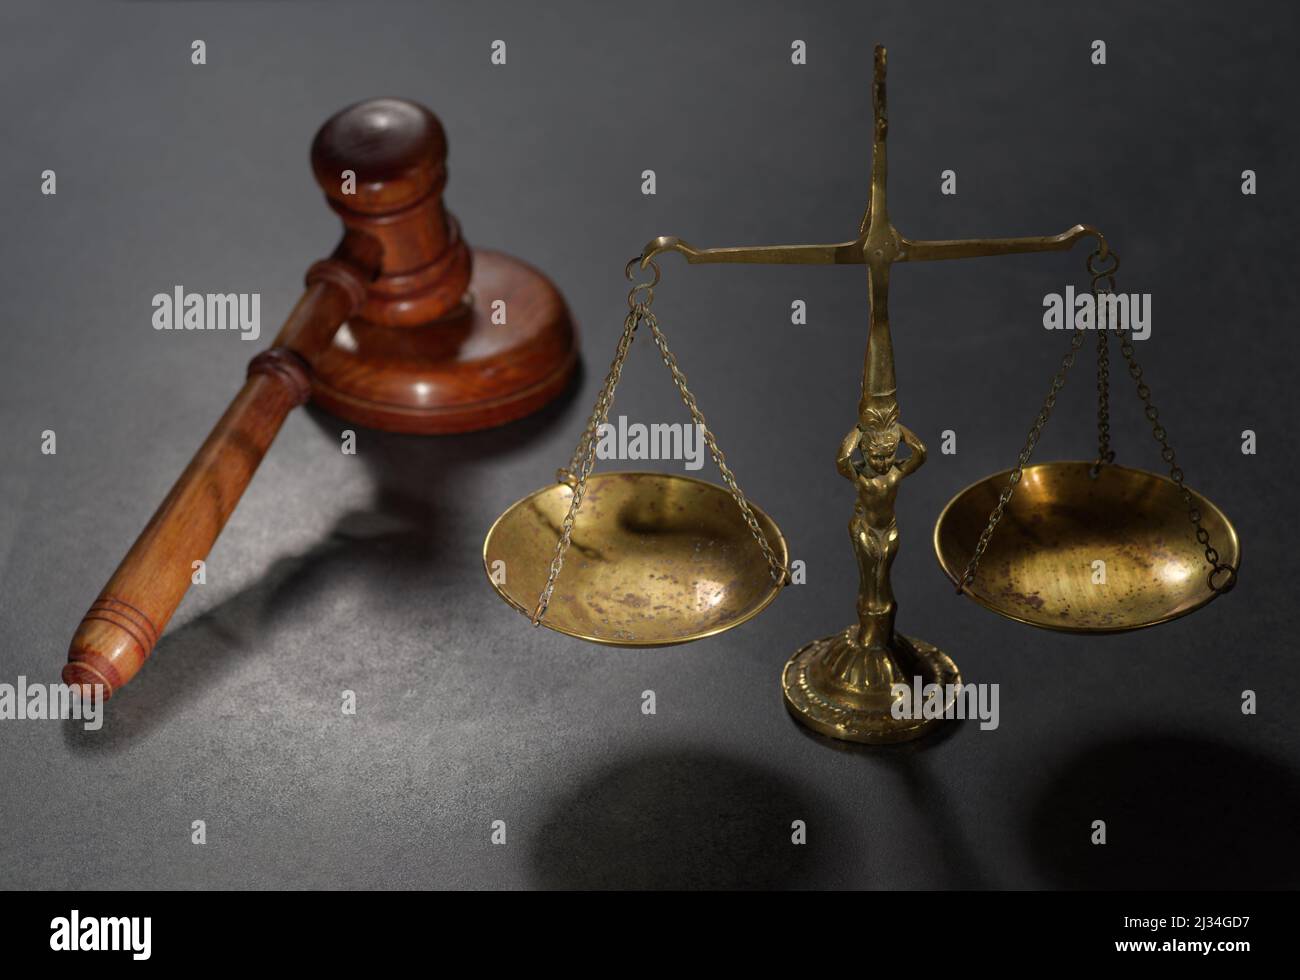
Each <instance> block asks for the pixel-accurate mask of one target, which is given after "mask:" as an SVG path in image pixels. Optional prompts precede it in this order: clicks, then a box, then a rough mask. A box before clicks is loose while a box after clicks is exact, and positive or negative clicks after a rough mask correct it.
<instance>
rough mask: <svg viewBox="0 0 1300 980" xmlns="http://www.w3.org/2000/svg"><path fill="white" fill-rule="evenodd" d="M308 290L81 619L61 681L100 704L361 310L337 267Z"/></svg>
mask: <svg viewBox="0 0 1300 980" xmlns="http://www.w3.org/2000/svg"><path fill="white" fill-rule="evenodd" d="M307 283H308V285H307V290H306V292H305V293H304V294H303V297H302V299H300V300H299V301H298V305H297V306H295V307H294V309H293V312H292V313H290V314H289V318H288V320H287V321H286V322H285V325H284V328H283V329H282V330H281V331H280V333H279V334H278V335H277V336H276V339H275V343H274V344H273V346H272V347H271V348H270V349H268V350H265V351H263V352H262V353H260V354H258V355H257V356H256V357H254V358H253V360H252V361H251V362H249V365H248V378H247V380H246V381H245V382H244V387H243V388H242V389H240V391H239V394H237V395H236V396H235V399H234V401H232V402H231V403H230V407H229V408H228V409H226V413H225V414H224V415H223V416H221V420H220V421H219V422H217V424H216V427H215V428H213V430H212V432H211V433H210V434H209V435H208V438H207V440H206V441H205V442H204V443H203V445H202V446H201V447H199V451H198V452H197V453H195V455H194V458H193V459H192V460H190V464H189V466H187V467H185V472H183V473H182V474H181V475H180V479H178V480H177V481H176V485H175V486H173V487H172V489H171V492H170V493H168V494H167V497H166V499H165V500H163V502H162V504H161V505H160V506H159V507H158V510H157V511H156V512H155V513H154V515H153V517H152V518H150V520H149V523H148V524H147V525H146V526H145V529H144V530H143V531H141V532H140V536H139V538H137V539H136V542H135V544H134V545H132V546H131V550H130V551H129V552H127V555H126V557H125V558H123V559H122V563H121V564H120V565H118V567H117V571H115V572H114V573H113V577H112V578H110V579H109V580H108V584H107V585H105V586H104V589H103V591H102V592H100V594H99V598H98V599H96V600H95V601H94V602H93V603H92V604H91V606H90V611H89V612H87V613H86V615H85V617H84V618H83V619H82V620H81V625H80V626H78V627H77V632H76V634H75V635H74V636H73V637H72V646H71V648H70V649H69V650H68V663H67V665H66V666H65V667H64V668H63V681H64V683H65V684H68V685H70V686H75V685H81V686H83V691H84V686H85V685H90V686H91V688H92V689H93V686H94V685H96V684H99V685H103V696H104V697H105V698H107V697H109V696H111V695H112V694H113V692H114V691H116V690H117V689H118V688H120V687H121V686H122V685H123V684H125V683H126V682H127V681H129V680H130V679H131V678H132V677H134V676H135V674H136V672H137V671H138V670H139V669H140V667H141V665H143V664H144V662H145V660H146V659H148V657H149V654H150V653H152V652H153V648H154V646H155V645H156V644H157V642H158V638H159V637H160V636H161V635H162V631H163V630H164V629H165V628H166V627H167V623H168V621H169V620H170V619H171V618H172V613H174V612H175V611H176V607H177V606H179V605H180V602H181V599H182V598H184V596H185V592H186V590H187V589H189V587H190V582H191V577H192V575H193V574H194V562H195V561H197V560H201V559H206V558H207V556H208V552H209V551H210V550H211V548H212V545H213V544H214V543H215V542H216V540H217V536H218V535H219V534H220V533H221V529H222V528H223V527H224V526H225V524H226V520H227V519H228V518H229V517H230V515H231V513H232V512H233V511H234V509H235V505H236V504H238V503H239V498H240V497H241V496H243V494H244V490H245V489H246V488H247V487H248V484H249V481H250V480H252V478H253V474H254V473H255V472H257V467H258V465H259V464H260V463H261V462H262V457H263V456H264V455H265V454H266V451H267V449H268V448H270V445H271V442H272V441H273V440H274V439H275V436H276V433H278V432H279V431H280V425H281V424H282V423H283V422H284V419H285V417H286V416H287V415H288V414H289V412H290V411H291V410H292V409H294V408H295V407H297V406H298V405H301V404H303V403H304V402H306V401H307V399H308V397H309V396H310V394H311V376H310V364H311V362H312V360H313V359H314V358H315V356H316V354H317V353H318V352H319V351H320V350H321V349H323V348H324V347H325V346H326V345H328V344H329V342H330V340H331V339H332V338H333V336H334V333H335V332H336V331H337V330H338V328H339V325H340V324H342V323H343V321H344V320H346V319H347V318H348V317H349V316H350V315H352V313H353V312H354V311H355V310H356V309H358V308H359V306H360V303H361V301H362V299H363V298H364V295H365V287H364V285H363V284H362V281H361V279H360V278H359V276H358V275H357V274H356V273H355V272H354V271H353V270H351V269H350V268H349V267H348V265H347V264H346V263H344V262H341V261H339V260H337V259H328V260H325V261H323V262H318V263H316V265H314V266H313V267H312V269H311V271H310V272H308V274H307Z"/></svg>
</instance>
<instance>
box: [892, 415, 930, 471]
mask: <svg viewBox="0 0 1300 980" xmlns="http://www.w3.org/2000/svg"><path fill="white" fill-rule="evenodd" d="M898 430H899V432H901V433H902V435H903V442H905V443H907V448H908V449H910V450H912V455H910V456H908V457H907V459H905V460H903V461H902V462H900V463H899V464H898V469H899V470H900V472H902V474H903V475H904V476H908V475H909V474H912V473H915V472H916V471H917V470H919V469H920V468H921V465H922V464H923V463H924V462H925V443H923V442H922V441H921V440H920V439H918V438H917V437H916V433H915V432H913V431H912V430H911V429H909V428H908V427H907V426H905V425H903V423H902V422H900V423H898Z"/></svg>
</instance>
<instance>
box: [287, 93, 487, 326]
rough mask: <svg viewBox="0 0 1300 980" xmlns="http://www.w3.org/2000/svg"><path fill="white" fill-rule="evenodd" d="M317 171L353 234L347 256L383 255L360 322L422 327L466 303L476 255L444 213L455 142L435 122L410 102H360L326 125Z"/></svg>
mask: <svg viewBox="0 0 1300 980" xmlns="http://www.w3.org/2000/svg"><path fill="white" fill-rule="evenodd" d="M311 165H312V171H313V173H314V174H315V176H316V181H317V183H319V184H320V186H321V189H322V190H324V191H325V197H326V198H327V199H328V200H329V202H330V206H331V207H333V209H334V211H335V212H336V213H337V214H338V215H339V217H340V218H342V219H343V224H344V225H345V226H346V228H347V231H348V235H347V236H346V237H345V239H344V245H343V251H344V256H345V257H348V258H351V259H353V260H355V261H357V262H358V264H367V263H368V262H370V261H371V256H372V255H373V253H374V252H375V251H376V250H377V252H378V265H379V267H378V275H377V277H376V278H375V279H374V281H373V282H372V283H371V285H370V289H369V293H368V296H367V299H366V304H365V306H364V308H363V309H362V310H361V311H360V314H359V315H360V316H361V317H362V318H364V319H365V320H367V321H369V322H371V323H375V324H380V325H383V326H393V327H402V326H415V325H418V324H425V323H429V322H430V321H433V320H438V319H440V318H442V317H444V316H446V315H447V314H449V313H451V312H453V311H455V310H456V309H457V308H458V307H459V306H460V305H461V304H462V302H463V300H464V297H465V291H466V289H467V288H468V287H469V281H470V250H469V247H468V246H467V245H466V244H465V241H464V240H463V239H462V238H461V234H460V226H459V225H458V224H457V222H456V219H455V218H453V217H452V216H451V215H449V214H448V213H447V212H446V210H445V209H444V208H443V204H442V192H443V188H444V187H445V186H446V183H447V137H446V134H445V133H444V132H443V129H442V124H441V123H439V122H438V119H437V117H436V116H434V114H433V113H431V112H430V111H429V110H428V109H426V108H424V106H421V105H418V104H416V103H414V102H408V101H406V100H405V99H371V100H369V101H366V102H358V103H357V104H356V105H353V106H349V107H348V108H346V109H343V110H342V111H340V112H337V113H335V114H334V115H333V116H331V117H330V118H329V119H328V120H327V121H326V122H325V124H324V125H323V126H321V128H320V130H319V131H318V132H317V133H316V139H315V140H314V141H313V142H312V147H311Z"/></svg>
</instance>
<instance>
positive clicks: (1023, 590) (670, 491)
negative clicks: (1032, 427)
mask: <svg viewBox="0 0 1300 980" xmlns="http://www.w3.org/2000/svg"><path fill="white" fill-rule="evenodd" d="M1091 466H1092V464H1091V463H1088V462H1052V463H1043V464H1039V465H1035V466H1028V467H1026V468H1025V470H1024V474H1023V478H1022V479H1021V481H1020V484H1019V486H1018V487H1017V489H1016V493H1015V495H1014V496H1013V497H1012V498H1011V502H1010V504H1009V505H1008V506H1007V509H1006V513H1005V515H1004V516H1003V518H1002V521H1001V523H1000V524H999V525H998V527H997V530H996V531H995V532H994V534H993V536H992V538H991V540H990V542H989V545H988V550H987V551H986V552H985V553H984V556H983V559H982V561H981V562H980V565H979V569H978V572H977V574H976V577H975V581H974V582H973V583H971V584H970V585H968V586H967V587H966V589H965V590H964V591H965V593H966V594H967V595H969V596H970V597H971V598H972V599H974V600H975V601H976V602H978V603H979V604H980V605H982V606H984V607H985V608H987V609H991V610H992V611H993V612H996V613H998V614H1000V615H1003V616H1006V617H1008V618H1010V619H1014V620H1017V621H1018V622H1022V623H1028V624H1030V625H1032V626H1041V627H1044V628H1047V629H1055V630H1065V631H1069V632H1076V633H1115V632H1122V631H1125V630H1134V629H1141V628H1142V627H1145V626H1154V625H1156V624H1157V623H1163V622H1167V621H1168V620H1171V619H1175V618H1177V617H1179V616H1183V615H1186V614H1187V613H1189V612H1192V611H1193V610H1195V609H1198V608H1200V607H1201V606H1203V605H1205V604H1206V603H1207V602H1209V601H1210V600H1211V599H1213V598H1214V597H1215V595H1217V593H1216V592H1215V590H1213V589H1212V588H1211V587H1210V585H1209V582H1208V576H1209V574H1210V571H1211V569H1210V566H1209V565H1208V563H1207V562H1206V560H1205V556H1204V553H1203V550H1202V549H1201V548H1200V546H1199V545H1198V544H1197V542H1196V538H1195V536H1194V534H1193V528H1192V525H1191V524H1190V523H1189V522H1188V520H1187V510H1186V507H1185V502H1184V501H1183V499H1182V495H1181V493H1180V491H1179V489H1178V487H1177V486H1176V485H1175V484H1174V483H1173V481H1172V480H1169V479H1168V478H1166V477H1163V476H1159V475H1157V474H1154V473H1148V472H1146V471H1144V470H1135V469H1129V468H1128V467H1123V466H1115V465H1107V466H1103V467H1102V468H1101V471H1100V473H1099V474H1098V475H1097V476H1096V477H1093V476H1091V475H1090V473H1089V470H1090V469H1091ZM1008 475H1009V471H1008V472H1002V473H998V474H995V475H993V476H989V477H986V478H985V479H983V480H981V481H979V482H978V483H975V484H973V485H971V486H969V487H967V488H966V489H965V490H963V491H961V492H960V493H958V494H957V495H956V496H955V497H953V499H952V500H951V501H949V503H948V505H947V506H946V507H945V508H944V510H943V512H942V513H941V514H940V515H939V519H938V521H937V523H936V524H935V529H934V546H935V552H936V554H937V555H938V558H939V564H940V565H941V566H942V567H943V570H944V571H945V572H946V573H947V575H948V576H949V578H951V579H952V580H953V581H954V582H957V581H958V580H959V578H960V576H961V574H962V572H963V570H964V569H965V566H966V562H967V561H968V560H969V558H970V556H971V554H972V553H973V552H974V549H975V544H976V542H977V541H978V539H979V535H980V532H981V530H982V529H983V527H984V525H985V524H986V523H987V521H988V515H989V512H990V511H991V510H992V509H993V507H994V505H995V504H996V502H997V499H998V495H999V494H1000V493H1001V492H1002V489H1003V488H1004V487H1005V486H1006V483H1007V478H1008ZM571 493H572V491H571V490H570V489H569V487H568V486H566V485H564V484H555V485H553V486H549V487H544V488H542V489H540V490H538V491H536V492H535V493H533V494H530V495H529V496H527V497H525V498H524V499H523V500H520V501H519V502H517V503H516V504H514V505H513V506H512V507H510V508H509V509H508V510H507V511H506V512H505V513H504V514H502V515H501V517H500V518H498V520H497V521H496V523H495V524H493V526H492V528H491V530H490V531H489V532H488V536H487V540H486V541H485V542H484V546H483V561H484V566H485V569H486V570H487V573H488V577H489V580H490V581H491V582H492V584H493V587H494V588H495V589H496V591H497V592H498V593H499V594H500V595H501V597H502V598H503V599H505V600H506V602H508V603H510V605H512V606H514V607H515V608H516V609H518V610H519V611H520V612H523V613H524V614H525V615H528V614H530V613H531V611H532V609H533V607H534V605H535V603H536V601H537V596H538V593H539V592H540V591H541V589H542V587H543V585H544V583H545V581H546V575H547V572H548V570H549V567H550V560H551V555H552V553H553V551H554V548H555V542H556V540H557V538H558V537H559V534H560V525H561V522H562V521H563V519H564V515H565V513H566V511H567V509H568V505H569V500H570V495H571ZM1192 497H1193V500H1194V502H1195V505H1196V506H1197V507H1198V508H1199V509H1200V511H1201V515H1202V523H1203V525H1204V526H1205V528H1206V530H1207V531H1208V532H1209V534H1210V536H1211V538H1212V540H1214V542H1215V544H1216V546H1217V547H1219V553H1220V557H1221V560H1222V561H1223V562H1226V563H1227V564H1229V565H1231V566H1233V567H1234V568H1235V567H1237V566H1238V565H1239V563H1240V558H1241V545H1240V542H1239V540H1238V538H1237V532H1236V529H1235V528H1234V527H1233V526H1232V523H1231V521H1229V520H1228V518H1227V517H1226V516H1225V515H1224V514H1223V512H1222V511H1221V510H1220V509H1219V508H1218V507H1217V506H1215V505H1214V504H1213V503H1212V502H1211V501H1209V500H1207V499H1205V498H1204V497H1202V496H1201V495H1200V494H1197V493H1195V492H1193V493H1192ZM753 509H754V513H755V516H756V517H757V519H758V521H759V522H760V524H761V525H762V527H763V530H764V531H765V533H766V535H767V539H768V541H769V542H771V544H772V547H773V549H774V550H775V551H776V552H777V555H778V557H779V558H780V559H781V560H782V562H783V563H784V562H786V561H787V556H788V551H787V547H786V542H785V538H784V536H783V535H782V534H781V532H780V529H779V528H777V526H776V524H775V523H774V522H773V521H772V520H771V518H770V517H768V516H767V515H766V514H765V513H764V512H763V511H761V510H760V509H759V508H757V507H754V508H753ZM1219 542H1222V544H1221V545H1220V544H1219ZM1098 560H1100V561H1103V562H1105V576H1106V578H1105V583H1104V584H1097V583H1095V581H1094V579H1095V576H1096V568H1097V566H1095V565H1094V562H1096V561H1098ZM498 562H504V565H498V564H497V563H498ZM500 568H504V569H506V570H507V574H506V575H505V576H504V577H503V576H501V575H499V574H494V569H500ZM779 591H780V586H778V585H777V584H776V583H775V582H774V581H773V579H772V576H771V575H770V574H769V569H768V564H767V562H766V560H765V559H764V557H763V555H762V553H761V552H760V550H759V547H758V545H757V543H756V542H755V541H754V539H753V537H752V535H751V533H750V530H749V528H748V527H747V526H746V524H745V522H744V520H743V518H742V517H741V515H740V511H739V509H738V508H737V507H736V504H735V501H733V500H732V498H731V496H730V495H729V494H728V493H727V491H726V490H725V489H723V488H722V487H719V486H716V485H715V484H711V483H705V482H703V481H700V480H695V479H691V478H689V477H684V476H677V475H671V474H657V473H628V472H611V473H601V474H593V475H592V476H591V477H590V478H589V480H588V489H587V498H586V500H585V502H584V505H583V507H582V509H581V511H580V512H579V514H578V518H577V521H576V523H575V525H574V532H573V540H572V545H571V548H570V557H569V559H568V561H566V563H565V565H564V569H563V572H562V574H561V576H560V577H559V579H558V581H557V584H556V589H555V594H554V596H553V599H552V602H551V605H550V607H549V609H548V610H547V613H546V616H545V617H544V618H543V620H542V624H543V625H545V626H548V627H550V628H551V629H553V630H556V631H557V632H560V633H564V634H567V635H569V636H574V637H578V638H581V639H584V640H590V641H592V642H595V643H605V644H611V645H615V646H631V647H648V646H667V645H670V644H674V643H685V642H688V641H691V640H698V639H702V638H703V637H706V636H713V635H715V634H717V633H721V632H723V631H725V630H728V629H731V628H732V627H733V626H738V625H740V624H741V623H744V622H746V621H747V620H749V619H751V618H753V617H754V616H756V615H758V614H759V613H760V612H762V611H763V609H764V608H766V607H767V605H768V604H769V603H770V602H771V601H772V600H773V599H774V598H776V595H777V593H778V592H779Z"/></svg>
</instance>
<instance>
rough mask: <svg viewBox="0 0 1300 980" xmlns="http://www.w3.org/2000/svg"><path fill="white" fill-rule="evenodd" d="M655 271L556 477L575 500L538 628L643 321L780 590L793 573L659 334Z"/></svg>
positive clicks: (536, 616)
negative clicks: (770, 539)
mask: <svg viewBox="0 0 1300 980" xmlns="http://www.w3.org/2000/svg"><path fill="white" fill-rule="evenodd" d="M640 263H641V258H640V256H638V257H637V258H635V259H633V260H632V261H631V262H629V263H628V264H627V267H626V268H625V269H624V275H625V276H626V277H627V278H628V279H629V280H632V277H633V270H634V267H635V266H637V265H639V264H640ZM650 267H651V268H652V269H653V270H654V278H653V279H652V280H650V281H649V282H635V281H634V280H633V286H632V289H631V290H630V291H629V292H628V294H627V305H628V314H627V317H626V318H625V319H624V320H623V333H622V336H620V337H619V341H618V348H617V349H616V350H615V352H614V361H613V363H612V364H611V365H610V368H609V373H608V374H607V375H606V376H605V383H604V385H602V386H601V389H600V394H599V395H598V396H597V397H596V405H595V408H594V409H593V410H592V413H591V418H590V419H589V420H588V422H587V427H586V428H585V429H584V430H583V433H582V437H581V438H580V439H579V440H578V445H577V447H576V448H575V449H574V452H573V458H572V459H571V460H570V461H569V465H568V466H567V467H566V468H564V469H560V470H558V471H556V474H555V477H556V480H557V481H558V482H560V483H564V484H567V485H568V486H569V488H570V489H571V490H572V491H573V496H572V497H571V498H570V499H569V511H568V513H567V514H566V515H565V517H564V522H563V523H562V524H561V525H560V538H559V540H558V541H557V542H556V544H555V555H554V557H553V558H552V559H551V568H550V572H549V573H548V574H547V576H546V585H545V586H544V587H543V589H542V593H541V595H540V596H539V597H538V599H537V608H536V609H535V610H534V611H533V615H532V622H533V625H534V626H537V625H539V624H540V623H541V621H542V617H543V616H545V615H546V609H547V607H548V606H549V605H550V602H551V595H552V593H554V591H555V581H556V579H557V578H559V575H560V570H561V569H563V567H564V555H565V552H566V551H568V549H569V542H570V540H571V539H572V537H573V525H574V521H576V520H577V517H578V511H579V510H580V509H581V508H582V498H583V495H584V494H585V492H586V488H587V477H589V476H590V475H591V470H592V468H593V467H594V466H595V462H596V445H597V442H598V438H599V434H600V428H601V426H603V425H604V424H605V423H606V422H607V421H608V419H609V410H610V408H611V407H612V406H613V404H614V390H615V388H617V387H618V382H619V378H620V377H622V374H623V364H624V362H625V361H626V360H627V354H628V351H629V350H630V349H631V347H632V341H633V339H634V338H635V336H636V328H637V326H638V324H640V323H643V322H644V323H645V324H646V325H647V326H648V327H649V328H650V332H651V334H652V335H653V337H654V342H655V346H657V347H658V348H659V354H660V357H662V359H663V362H664V365H665V366H666V367H667V368H668V371H669V373H671V374H672V378H673V384H674V385H675V386H676V388H677V391H678V393H679V394H680V395H681V398H682V403H683V404H685V406H686V410H687V411H688V412H690V415H691V420H692V421H693V422H694V423H695V425H696V426H698V428H699V432H700V435H701V436H702V437H703V439H704V443H705V445H707V446H708V447H709V453H710V455H712V457H713V461H714V462H715V463H716V464H717V465H718V471H719V472H720V473H721V474H722V481H723V483H725V484H726V485H727V490H728V491H730V493H731V496H732V498H733V499H734V500H735V501H736V506H737V507H739V508H740V514H741V516H742V517H743V518H744V520H745V524H746V525H747V526H748V527H749V530H750V533H751V534H753V536H754V540H755V541H757V542H758V546H759V548H760V549H762V552H763V557H764V558H766V559H767V564H768V569H769V571H770V572H771V574H772V578H773V580H774V581H775V582H776V583H777V584H778V585H783V584H785V583H786V582H788V581H789V580H790V573H789V570H788V569H787V568H786V566H785V563H784V562H782V560H781V559H780V557H779V556H778V555H777V553H776V552H775V551H774V550H773V549H772V546H771V544H770V543H769V542H768V540H767V535H766V534H765V533H764V532H763V528H762V527H761V526H760V525H759V523H758V518H757V517H755V516H754V510H753V508H752V507H750V506H749V501H748V500H747V499H746V497H745V494H744V492H743V491H742V490H741V489H740V485H739V484H738V483H737V482H736V476H735V474H734V473H732V472H731V468H730V467H729V466H727V457H726V456H725V455H724V454H723V452H722V450H721V449H720V448H719V446H718V441H717V439H716V438H715V437H714V435H713V431H712V430H711V429H710V428H709V427H708V425H707V424H706V423H705V421H704V414H703V413H702V412H701V411H700V407H699V405H698V404H697V403H696V401H695V396H694V395H693V394H692V393H691V390H690V388H688V387H687V385H686V375H685V374H683V373H682V370H681V368H680V367H679V366H678V364H677V358H676V357H674V356H673V353H672V351H670V350H669V349H668V338H667V337H665V336H664V334H663V331H662V330H660V329H659V321H658V320H657V319H656V318H655V315H654V314H653V313H651V312H650V305H651V303H653V302H654V287H655V286H657V285H658V284H659V266H658V265H657V264H656V263H654V262H651V263H650Z"/></svg>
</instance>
